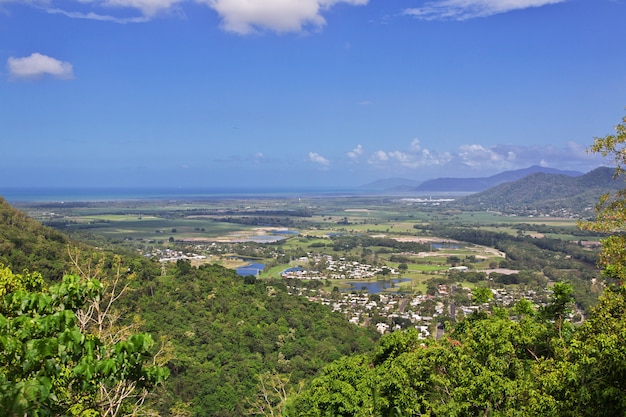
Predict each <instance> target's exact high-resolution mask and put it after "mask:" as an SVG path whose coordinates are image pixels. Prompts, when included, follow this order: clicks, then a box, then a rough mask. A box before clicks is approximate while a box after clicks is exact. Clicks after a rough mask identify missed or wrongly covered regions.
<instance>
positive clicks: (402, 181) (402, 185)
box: [361, 178, 420, 191]
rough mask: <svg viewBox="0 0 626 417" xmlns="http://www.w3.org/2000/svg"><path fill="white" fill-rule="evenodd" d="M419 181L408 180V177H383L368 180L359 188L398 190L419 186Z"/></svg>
mask: <svg viewBox="0 0 626 417" xmlns="http://www.w3.org/2000/svg"><path fill="white" fill-rule="evenodd" d="M419 185H420V182H419V181H415V180H410V179H408V178H383V179H380V180H376V181H373V182H370V183H368V184H365V185H362V186H361V188H364V189H367V190H385V191H389V190H400V189H411V190H412V189H414V188H415V187H417V186H419Z"/></svg>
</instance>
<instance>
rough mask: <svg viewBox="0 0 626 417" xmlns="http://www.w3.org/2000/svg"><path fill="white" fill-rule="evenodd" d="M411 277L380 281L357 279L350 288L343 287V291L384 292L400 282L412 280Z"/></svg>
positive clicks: (351, 283)
mask: <svg viewBox="0 0 626 417" xmlns="http://www.w3.org/2000/svg"><path fill="white" fill-rule="evenodd" d="M410 281H411V279H410V278H395V279H388V280H379V281H355V282H350V288H345V289H342V291H343V292H351V291H365V292H368V293H370V294H378V293H381V292H383V291H384V290H386V289H388V288H392V287H394V286H397V285H398V284H402V283H403V282H410Z"/></svg>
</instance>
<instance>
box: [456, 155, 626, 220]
mask: <svg viewBox="0 0 626 417" xmlns="http://www.w3.org/2000/svg"><path fill="white" fill-rule="evenodd" d="M614 174H615V169H612V168H607V167H601V168H597V169H594V170H593V171H591V172H589V173H587V174H585V175H582V176H578V177H571V176H567V175H561V174H548V173H542V172H538V173H534V174H531V175H528V176H526V177H524V178H522V179H519V180H517V181H512V182H507V183H504V184H500V185H498V186H496V187H493V188H490V189H488V190H485V191H482V192H480V193H476V194H472V195H469V196H467V197H463V198H461V199H459V200H457V201H456V202H455V205H456V206H459V207H462V208H464V209H467V210H490V211H498V212H502V213H507V214H518V215H552V216H567V215H585V216H592V215H593V207H594V206H595V204H596V203H597V202H598V199H599V198H600V195H602V194H603V193H606V192H609V191H617V190H619V189H621V188H623V187H624V181H623V179H621V178H620V179H618V180H615V179H613V175H614Z"/></svg>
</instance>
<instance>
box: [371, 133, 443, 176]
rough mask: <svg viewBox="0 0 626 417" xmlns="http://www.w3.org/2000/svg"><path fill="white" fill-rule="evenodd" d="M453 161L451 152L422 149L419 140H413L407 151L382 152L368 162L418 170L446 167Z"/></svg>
mask: <svg viewBox="0 0 626 417" xmlns="http://www.w3.org/2000/svg"><path fill="white" fill-rule="evenodd" d="M452 159H453V156H452V154H450V153H449V152H434V151H430V150H428V149H424V148H422V146H421V145H420V141H419V139H413V140H412V141H411V143H410V144H409V149H408V150H406V151H399V150H395V151H382V150H379V151H377V152H375V153H373V154H372V155H371V156H370V158H369V159H368V162H369V163H370V164H371V165H376V166H379V167H382V166H391V165H395V166H398V167H403V168H409V169H416V168H420V167H427V166H440V165H445V164H447V163H448V162H450V161H451V160H452Z"/></svg>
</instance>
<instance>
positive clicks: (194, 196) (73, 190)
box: [0, 186, 468, 203]
mask: <svg viewBox="0 0 626 417" xmlns="http://www.w3.org/2000/svg"><path fill="white" fill-rule="evenodd" d="M467 194H468V193H461V192H410V191H389V190H373V189H368V188H364V187H358V186H356V187H331V186H326V187H321V186H318V187H294V186H290V187H0V197H2V198H4V199H5V200H6V201H7V202H9V203H50V202H57V203H58V202H106V201H145V200H154V201H159V200H221V199H264V198H307V197H308V198H322V197H327V198H332V197H351V196H353V197H367V196H385V197H397V198H428V197H434V198H438V197H441V196H451V197H459V196H462V195H467Z"/></svg>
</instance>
